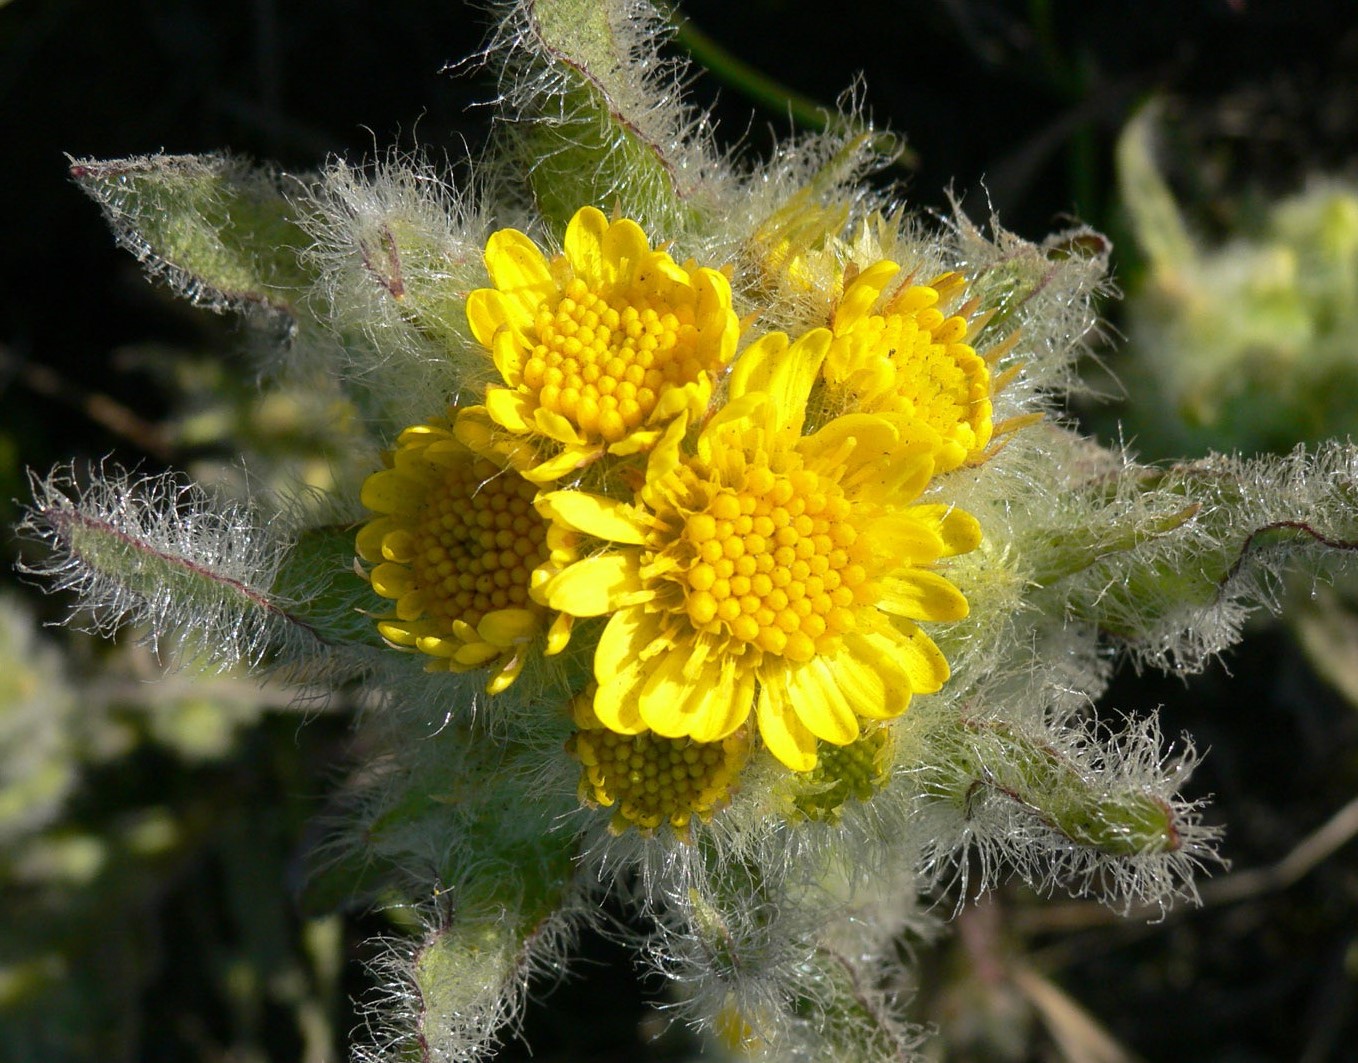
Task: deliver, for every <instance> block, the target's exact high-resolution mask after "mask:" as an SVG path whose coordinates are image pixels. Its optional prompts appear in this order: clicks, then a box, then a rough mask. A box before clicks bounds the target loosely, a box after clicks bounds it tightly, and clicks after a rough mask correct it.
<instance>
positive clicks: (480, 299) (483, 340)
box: [467, 288, 533, 348]
mask: <svg viewBox="0 0 1358 1063" xmlns="http://www.w3.org/2000/svg"><path fill="white" fill-rule="evenodd" d="M511 322H512V324H511ZM532 323H533V318H532V316H531V315H528V314H526V313H525V311H524V308H523V306H522V305H521V304H520V303H517V302H510V301H509V300H508V299H506V298H505V297H504V293H503V292H501V291H499V290H498V289H496V288H478V289H476V290H475V291H473V292H471V293H470V294H469V295H468V296H467V324H468V325H470V326H471V330H472V336H474V337H475V338H476V342H477V343H479V344H481V346H482V347H487V348H488V347H490V345H491V344H492V343H493V342H494V341H495V336H496V334H497V333H498V332H499V331H500V329H501V328H502V327H506V326H508V327H511V328H513V329H515V330H516V331H519V332H522V331H523V330H524V329H525V328H527V327H528V326H529V325H531V324H532Z"/></svg>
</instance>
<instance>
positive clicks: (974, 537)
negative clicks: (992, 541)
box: [907, 503, 981, 557]
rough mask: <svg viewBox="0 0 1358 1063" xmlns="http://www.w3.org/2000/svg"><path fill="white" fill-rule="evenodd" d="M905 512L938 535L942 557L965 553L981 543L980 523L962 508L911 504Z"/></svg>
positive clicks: (934, 504) (935, 504)
mask: <svg viewBox="0 0 1358 1063" xmlns="http://www.w3.org/2000/svg"><path fill="white" fill-rule="evenodd" d="M907 512H908V513H909V514H910V516H911V517H914V518H915V519H916V520H919V521H921V522H922V523H925V524H927V525H928V526H929V527H930V528H931V529H932V530H933V531H934V533H935V534H937V535H938V537H939V539H940V540H941V541H942V543H943V553H942V555H940V556H942V557H952V556H953V555H955V554H965V553H968V552H970V551H972V550H975V549H976V548H977V547H978V546H980V545H981V525H980V524H979V523H978V522H977V520H976V518H975V517H973V516H972V515H971V514H970V513H968V512H967V511H966V510H964V509H958V508H957V507H956V506H946V505H941V504H938V503H932V504H926V505H918V506H911V507H910V508H909V510H907Z"/></svg>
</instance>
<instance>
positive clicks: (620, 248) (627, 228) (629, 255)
mask: <svg viewBox="0 0 1358 1063" xmlns="http://www.w3.org/2000/svg"><path fill="white" fill-rule="evenodd" d="M602 246H603V263H602V269H601V271H600V275H599V279H600V281H602V282H603V283H605V284H617V285H630V284H631V283H632V282H633V281H634V280H636V277H637V274H638V272H639V271H640V270H642V269H644V268H645V267H646V265H647V264H648V263H649V260H650V257H651V244H650V241H649V240H647V239H646V233H645V232H643V231H642V228H641V226H640V225H638V224H637V223H636V222H634V221H632V220H631V219H630V218H619V219H618V220H617V221H615V222H613V224H611V225H610V226H609V227H608V228H607V229H606V230H605V231H604V234H603V239H602ZM663 257H664V258H669V256H668V255H664V256H663Z"/></svg>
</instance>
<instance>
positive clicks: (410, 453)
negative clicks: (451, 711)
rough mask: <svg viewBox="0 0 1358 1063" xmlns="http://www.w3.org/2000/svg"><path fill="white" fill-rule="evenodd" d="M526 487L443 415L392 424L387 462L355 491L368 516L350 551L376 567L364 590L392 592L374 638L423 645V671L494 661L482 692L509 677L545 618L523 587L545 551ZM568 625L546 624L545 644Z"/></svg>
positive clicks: (551, 645)
mask: <svg viewBox="0 0 1358 1063" xmlns="http://www.w3.org/2000/svg"><path fill="white" fill-rule="evenodd" d="M536 493H537V488H536V487H535V486H534V485H533V484H531V483H530V482H529V481H527V480H525V479H524V478H523V477H522V476H520V475H519V474H518V473H517V472H514V471H513V470H510V469H506V468H504V467H503V466H502V465H501V464H498V463H497V462H496V461H494V460H492V459H491V458H489V457H487V456H485V455H482V454H478V453H476V452H474V451H472V450H470V449H468V448H467V447H466V446H465V445H464V444H462V443H461V442H459V441H458V440H457V439H456V438H454V436H453V431H452V425H451V423H450V422H449V421H447V420H443V419H441V418H439V419H434V420H431V421H430V422H429V423H427V424H420V425H414V426H413V427H410V428H407V429H406V430H405V431H404V432H402V433H401V435H400V436H399V437H398V438H397V440H396V449H395V451H394V452H393V453H392V454H391V456H390V468H387V469H383V470H381V471H380V472H375V473H373V474H372V475H371V476H369V477H368V479H367V480H366V481H365V482H364V484H363V490H362V495H361V497H362V501H363V504H364V505H365V506H367V507H368V509H370V510H372V511H373V512H375V513H376V514H378V515H377V516H376V517H375V518H373V519H372V520H370V521H368V523H366V524H365V525H364V526H363V527H362V528H361V529H360V530H359V533H358V556H359V557H361V558H362V559H363V560H364V561H367V562H369V563H370V564H372V565H374V566H375V567H374V568H373V569H372V572H371V580H372V586H373V589H374V590H375V591H377V593H378V594H380V595H382V596H383V597H384V598H391V599H393V600H394V601H395V614H394V615H393V616H388V617H384V618H381V619H380V620H379V621H378V624H377V629H378V631H380V632H381V634H382V637H383V638H385V639H387V641H389V642H391V643H394V644H395V645H397V646H402V647H409V648H413V649H417V650H419V651H420V652H422V653H426V654H428V655H429V657H430V660H429V662H428V664H427V667H428V668H429V670H430V671H452V672H466V671H471V670H473V669H477V668H483V667H493V668H494V671H493V673H492V675H491V678H490V681H489V683H488V684H487V690H488V691H490V692H491V693H498V692H500V691H501V690H503V689H504V688H505V687H507V686H509V684H510V683H512V682H513V681H514V680H515V679H516V678H517V677H518V674H519V672H520V670H521V669H522V668H523V664H524V660H525V654H526V652H527V648H528V646H529V645H530V644H531V643H532V642H533V640H534V639H535V638H536V637H537V636H538V635H539V634H540V633H541V632H542V630H543V629H544V628H545V627H546V626H547V625H546V613H547V611H546V610H545V609H544V608H543V607H542V606H540V605H538V604H537V603H535V602H534V601H533V600H532V599H531V598H530V596H529V580H530V575H531V573H532V571H533V569H534V568H535V567H536V566H538V565H540V564H542V563H543V561H544V560H546V558H547V556H548V551H547V532H548V525H547V523H546V522H545V521H544V520H543V519H542V518H541V517H540V516H539V515H538V513H537V511H536V510H535V509H534V508H533V498H534V496H535V495H536ZM569 623H570V619H569V618H567V617H558V618H557V621H556V622H555V623H554V624H553V625H552V628H551V631H550V632H549V635H548V640H547V643H548V649H549V650H550V651H555V650H559V649H560V648H561V647H562V646H564V645H565V641H566V639H567V638H568V637H569Z"/></svg>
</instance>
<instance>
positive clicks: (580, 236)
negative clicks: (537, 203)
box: [467, 207, 739, 483]
mask: <svg viewBox="0 0 1358 1063" xmlns="http://www.w3.org/2000/svg"><path fill="white" fill-rule="evenodd" d="M486 268H487V271H488V272H489V274H490V278H491V281H492V283H493V284H494V287H493V288H481V289H478V290H476V291H474V292H472V293H471V295H470V296H469V297H468V300H467V317H468V321H469V322H470V324H471V328H472V333H473V335H475V337H476V338H477V340H478V341H479V342H481V343H482V344H484V345H485V346H486V347H487V348H489V349H490V351H491V354H492V355H493V357H494V360H495V365H496V368H497V369H498V370H499V371H500V376H501V378H502V379H503V381H504V386H503V387H502V386H498V385H496V386H492V387H491V388H490V389H489V390H488V392H487V394H486V404H485V412H486V414H487V415H488V416H489V418H490V419H491V420H492V421H494V422H495V423H496V424H497V425H499V427H500V428H501V429H503V430H504V431H506V432H509V433H512V434H514V435H520V436H529V437H537V439H538V440H539V441H540V443H541V448H540V450H541V453H540V454H539V459H540V460H538V461H537V462H535V463H534V464H532V465H530V466H529V467H527V468H526V469H525V475H527V476H528V477H529V478H530V479H533V480H534V481H536V482H540V483H545V482H550V481H551V480H554V479H556V478H558V477H560V476H563V475H565V474H566V473H568V472H570V471H572V470H574V469H578V468H580V467H581V466H583V465H585V464H587V463H588V462H590V461H593V460H595V459H597V458H598V457H600V456H601V455H602V454H603V453H605V452H612V453H614V454H627V453H635V452H637V451H640V450H644V449H646V448H647V447H649V446H651V445H652V444H653V443H654V442H655V440H656V439H657V438H659V434H660V431H661V430H662V429H663V427H664V425H665V424H666V423H667V422H668V421H670V420H671V419H673V418H674V417H675V416H676V415H678V414H679V413H682V412H688V413H689V414H690V415H693V416H696V415H697V414H698V413H699V411H701V410H702V409H703V408H704V407H705V406H706V404H707V401H708V399H709V398H710V396H711V393H712V384H713V379H714V374H715V373H716V372H717V371H718V370H719V369H720V368H721V367H722V366H724V365H725V364H726V363H727V362H728V361H729V360H730V359H731V356H732V355H733V354H734V352H735V346H736V340H737V338H738V334H739V323H738V321H737V319H736V315H735V311H734V310H733V309H732V308H731V286H730V283H729V282H728V281H727V279H726V277H725V275H723V274H722V273H721V272H719V271H717V270H714V269H706V268H699V267H696V266H693V265H692V264H688V265H685V266H680V265H678V264H676V263H675V261H674V260H673V259H672V258H671V257H670V256H669V254H668V253H667V252H665V251H660V250H652V248H651V246H650V243H649V241H648V240H647V238H646V234H645V233H644V232H643V231H642V230H641V228H640V226H638V225H637V224H636V223H635V222H632V221H628V220H626V219H620V220H617V221H612V222H610V221H608V220H607V218H605V217H604V215H603V214H602V213H601V212H600V211H598V210H596V209H595V208H593V207H584V208H582V209H581V210H579V211H578V212H577V213H576V215H575V217H574V218H572V219H571V222H570V224H569V225H568V226H567V228H566V237H565V244H564V250H563V252H562V254H560V255H558V256H556V257H555V258H553V259H552V260H551V261H550V262H549V261H548V260H547V259H546V258H545V257H544V256H543V254H542V252H541V251H540V250H539V249H538V248H537V246H536V245H535V244H533V242H532V241H531V240H529V239H528V237H526V236H525V235H524V234H523V233H520V232H518V231H517V230H514V229H502V230H500V231H499V232H497V233H495V234H494V235H492V236H491V238H490V240H489V241H488V242H487V244H486Z"/></svg>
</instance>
